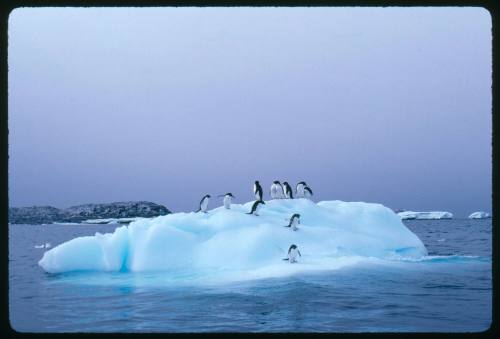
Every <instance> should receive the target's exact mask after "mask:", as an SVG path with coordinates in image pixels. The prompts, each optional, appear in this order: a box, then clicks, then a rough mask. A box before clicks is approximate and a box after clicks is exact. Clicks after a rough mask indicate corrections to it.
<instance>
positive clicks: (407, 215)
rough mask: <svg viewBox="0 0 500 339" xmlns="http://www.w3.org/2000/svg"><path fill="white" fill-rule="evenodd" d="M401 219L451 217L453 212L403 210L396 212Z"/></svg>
mask: <svg viewBox="0 0 500 339" xmlns="http://www.w3.org/2000/svg"><path fill="white" fill-rule="evenodd" d="M398 215H399V217H400V218H401V219H452V218H453V214H452V213H450V212H443V211H432V212H413V211H403V212H399V213H398Z"/></svg>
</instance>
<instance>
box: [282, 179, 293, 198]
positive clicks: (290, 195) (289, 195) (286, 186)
mask: <svg viewBox="0 0 500 339" xmlns="http://www.w3.org/2000/svg"><path fill="white" fill-rule="evenodd" d="M283 191H285V198H286V199H293V192H292V188H291V187H290V185H289V184H288V183H287V182H286V181H284V182H283Z"/></svg>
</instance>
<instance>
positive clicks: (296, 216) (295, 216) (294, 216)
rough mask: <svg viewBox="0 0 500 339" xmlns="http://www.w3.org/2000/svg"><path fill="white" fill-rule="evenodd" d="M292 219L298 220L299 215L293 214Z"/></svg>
mask: <svg viewBox="0 0 500 339" xmlns="http://www.w3.org/2000/svg"><path fill="white" fill-rule="evenodd" d="M293 218H300V214H299V213H295V214H294V215H292V219H293Z"/></svg>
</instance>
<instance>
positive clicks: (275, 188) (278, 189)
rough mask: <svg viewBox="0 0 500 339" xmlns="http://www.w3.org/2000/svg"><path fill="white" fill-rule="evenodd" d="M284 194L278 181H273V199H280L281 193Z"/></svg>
mask: <svg viewBox="0 0 500 339" xmlns="http://www.w3.org/2000/svg"><path fill="white" fill-rule="evenodd" d="M282 192H283V187H282V186H281V184H280V182H279V181H278V180H276V181H273V184H272V185H271V199H280V198H281V193H282Z"/></svg>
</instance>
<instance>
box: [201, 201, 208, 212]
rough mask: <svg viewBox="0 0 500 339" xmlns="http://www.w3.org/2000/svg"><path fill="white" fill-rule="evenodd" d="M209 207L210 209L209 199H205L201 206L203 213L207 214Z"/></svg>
mask: <svg viewBox="0 0 500 339" xmlns="http://www.w3.org/2000/svg"><path fill="white" fill-rule="evenodd" d="M207 207H208V199H203V201H202V202H201V206H200V209H201V211H202V212H206V211H207Z"/></svg>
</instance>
